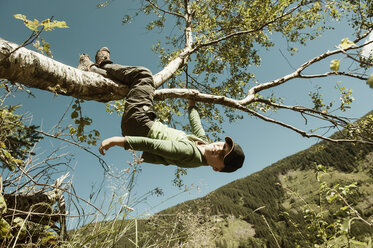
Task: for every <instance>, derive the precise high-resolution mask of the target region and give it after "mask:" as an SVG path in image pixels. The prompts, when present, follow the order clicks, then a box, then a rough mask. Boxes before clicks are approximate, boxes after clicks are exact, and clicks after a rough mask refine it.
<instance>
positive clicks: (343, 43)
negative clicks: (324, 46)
mask: <svg viewBox="0 0 373 248" xmlns="http://www.w3.org/2000/svg"><path fill="white" fill-rule="evenodd" d="M353 46H356V44H355V43H354V42H352V41H350V40H349V39H348V38H344V39H343V40H342V41H341V43H340V44H339V47H340V48H342V49H344V50H345V49H348V48H350V47H353Z"/></svg>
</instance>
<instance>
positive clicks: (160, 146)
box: [124, 136, 195, 160]
mask: <svg viewBox="0 0 373 248" xmlns="http://www.w3.org/2000/svg"><path fill="white" fill-rule="evenodd" d="M124 149H126V150H129V149H132V150H135V151H143V152H148V153H152V154H155V155H158V156H160V157H163V158H165V159H174V160H175V159H180V160H183V159H185V158H186V157H189V156H190V155H192V154H193V153H195V151H194V149H193V146H192V145H190V144H189V143H188V142H182V141H170V140H158V139H151V138H146V137H139V136H126V142H125V144H124Z"/></svg>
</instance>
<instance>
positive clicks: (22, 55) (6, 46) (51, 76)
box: [0, 38, 128, 102]
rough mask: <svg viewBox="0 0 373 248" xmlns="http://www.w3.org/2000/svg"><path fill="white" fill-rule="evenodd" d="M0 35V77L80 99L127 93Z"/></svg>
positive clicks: (109, 98)
mask: <svg viewBox="0 0 373 248" xmlns="http://www.w3.org/2000/svg"><path fill="white" fill-rule="evenodd" d="M18 47H19V45H17V44H14V43H11V42H9V41H6V40H4V39H1V38H0V78H2V79H7V80H9V81H11V82H19V83H21V84H23V85H26V86H29V87H32V88H38V89H41V90H48V91H51V92H53V93H56V94H61V95H67V96H73V97H76V98H80V99H84V100H95V101H99V102H108V101H112V100H119V99H122V98H124V97H125V96H126V95H127V92H128V88H127V87H126V86H125V85H120V84H117V83H115V82H113V81H112V80H110V79H107V78H105V77H103V76H101V75H99V74H97V73H94V72H85V71H82V70H78V69H76V68H74V67H71V66H68V65H65V64H62V63H60V62H58V61H55V60H53V59H51V58H49V57H47V56H44V55H42V54H40V53H37V52H34V51H31V50H29V49H26V48H20V49H18V50H16V49H17V48H18Z"/></svg>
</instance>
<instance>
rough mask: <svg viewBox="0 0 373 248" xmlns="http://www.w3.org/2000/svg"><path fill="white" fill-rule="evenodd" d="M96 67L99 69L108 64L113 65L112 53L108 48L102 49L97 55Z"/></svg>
mask: <svg viewBox="0 0 373 248" xmlns="http://www.w3.org/2000/svg"><path fill="white" fill-rule="evenodd" d="M95 58H96V65H97V66H98V67H103V66H104V65H106V64H112V63H113V62H112V61H111V60H110V51H109V48H107V47H101V48H100V50H98V51H97V53H96V57H95Z"/></svg>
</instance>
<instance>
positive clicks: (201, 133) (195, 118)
mask: <svg viewBox="0 0 373 248" xmlns="http://www.w3.org/2000/svg"><path fill="white" fill-rule="evenodd" d="M188 105H189V108H188V114H189V123H190V126H191V128H192V133H193V134H194V135H196V136H197V137H198V138H201V139H203V140H207V137H206V133H205V130H204V129H203V127H202V123H201V119H200V117H199V113H198V110H197V107H196V106H195V101H194V100H192V99H188Z"/></svg>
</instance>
